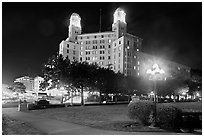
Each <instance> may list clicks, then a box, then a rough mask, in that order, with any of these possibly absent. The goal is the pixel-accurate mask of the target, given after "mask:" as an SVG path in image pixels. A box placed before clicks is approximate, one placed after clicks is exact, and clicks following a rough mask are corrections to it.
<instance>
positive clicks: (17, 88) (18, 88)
mask: <svg viewBox="0 0 204 137" xmlns="http://www.w3.org/2000/svg"><path fill="white" fill-rule="evenodd" d="M9 89H11V90H12V91H13V92H18V93H26V92H25V90H26V86H25V85H24V84H23V83H21V82H14V83H13V84H12V85H11V86H10V87H9Z"/></svg>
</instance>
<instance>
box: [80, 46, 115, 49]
mask: <svg viewBox="0 0 204 137" xmlns="http://www.w3.org/2000/svg"><path fill="white" fill-rule="evenodd" d="M91 47H92V46H86V49H92V48H91ZM105 47H106V46H105V45H100V46H99V49H105ZM108 48H111V45H108ZM80 49H81V50H82V49H83V47H80ZM93 49H98V46H97V45H93Z"/></svg>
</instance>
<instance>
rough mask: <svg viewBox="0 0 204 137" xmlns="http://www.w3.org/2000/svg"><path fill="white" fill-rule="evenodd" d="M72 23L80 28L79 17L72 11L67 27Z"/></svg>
mask: <svg viewBox="0 0 204 137" xmlns="http://www.w3.org/2000/svg"><path fill="white" fill-rule="evenodd" d="M72 25H73V26H75V27H79V28H81V18H80V16H79V14H77V13H73V14H72V15H71V17H70V25H69V27H71V26H72Z"/></svg>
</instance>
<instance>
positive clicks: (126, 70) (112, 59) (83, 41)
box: [59, 8, 190, 77]
mask: <svg viewBox="0 0 204 137" xmlns="http://www.w3.org/2000/svg"><path fill="white" fill-rule="evenodd" d="M125 17H126V13H125V12H124V11H123V10H122V9H120V8H118V9H116V11H115V12H114V14H113V24H112V31H107V32H97V33H88V34H82V28H81V17H80V16H79V15H78V14H76V13H73V14H72V15H71V17H70V23H69V24H70V25H69V28H68V30H69V33H68V38H67V39H66V40H63V41H62V42H61V43H60V45H59V54H62V55H63V57H64V58H66V57H68V58H69V59H70V60H71V61H74V60H77V61H79V62H83V61H86V62H88V63H90V64H91V63H97V64H98V65H99V66H101V67H111V69H112V70H113V71H114V72H116V73H117V72H121V73H123V74H125V75H129V76H144V75H145V71H146V70H147V69H148V67H151V65H153V63H157V64H158V65H159V66H161V67H164V68H163V69H164V71H165V72H168V73H166V76H165V77H171V76H172V74H169V73H170V72H176V73H180V72H181V70H182V72H183V71H184V75H185V76H190V68H189V67H187V66H184V65H181V64H177V63H174V62H171V61H167V60H162V61H163V62H162V63H163V64H160V63H161V62H158V61H156V62H155V60H160V59H157V58H156V57H154V56H152V55H149V54H146V53H144V52H142V51H141V47H142V39H141V38H139V37H137V36H134V35H131V34H129V33H127V23H126V20H125ZM149 60H151V61H149ZM160 61H161V60H160ZM147 66H148V67H147ZM170 70H171V71H170ZM167 74H168V75H167Z"/></svg>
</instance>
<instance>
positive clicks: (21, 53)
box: [2, 2, 202, 84]
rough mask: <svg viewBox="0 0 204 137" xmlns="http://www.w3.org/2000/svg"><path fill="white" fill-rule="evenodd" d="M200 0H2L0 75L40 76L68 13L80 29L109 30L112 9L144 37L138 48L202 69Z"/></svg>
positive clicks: (6, 81)
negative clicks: (75, 0)
mask: <svg viewBox="0 0 204 137" xmlns="http://www.w3.org/2000/svg"><path fill="white" fill-rule="evenodd" d="M201 6H202V3H201V2H195V3H190V2H188V3H167V2H165V3H156V2H155V3H148V2H146V3H141V2H140V3H138V2H134V3H116V2H115V3H99V2H98V3H91V2H86V3H80V2H78V3H70V2H67V3H62V2H60V3H54V2H52V3H51V2H50V3H31V2H29V3H22V2H18V3H12V2H9V3H6V2H3V4H2V78H3V79H2V80H3V83H4V84H10V83H11V82H13V81H14V80H15V79H16V78H18V77H21V76H25V75H29V76H31V77H35V76H37V75H42V71H41V70H42V64H43V63H45V62H46V61H47V60H48V58H49V57H51V56H52V55H53V54H56V53H57V52H58V51H59V43H60V42H61V41H62V40H65V39H66V38H67V36H68V35H67V34H68V28H67V26H68V25H69V18H70V16H71V14H72V13H73V12H76V13H78V14H79V15H80V17H81V19H82V20H81V24H82V33H92V32H98V31H99V18H100V8H101V9H102V16H101V17H102V31H111V26H112V23H113V13H114V11H115V10H116V9H117V8H118V7H120V8H122V9H124V11H125V12H126V22H127V31H128V33H130V34H133V35H136V36H138V37H140V38H142V39H143V45H142V51H143V52H146V53H149V54H152V55H156V56H158V57H162V58H165V59H168V60H171V61H175V62H177V63H181V64H184V65H187V66H190V67H192V68H195V69H201V68H202V7H201Z"/></svg>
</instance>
